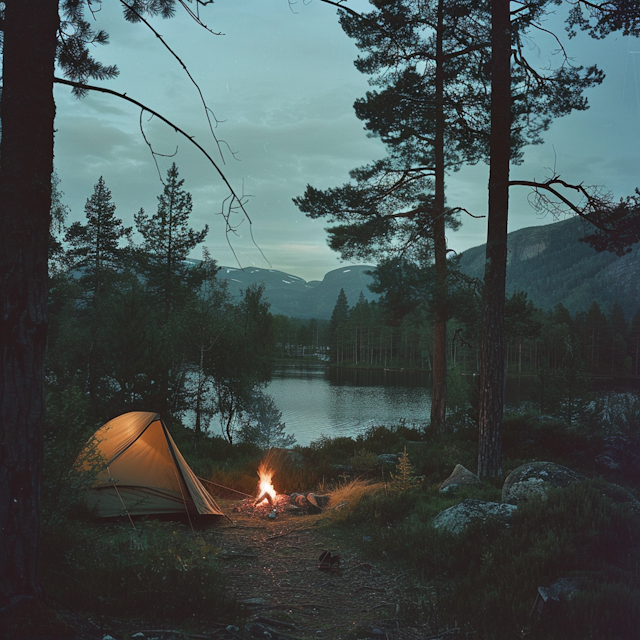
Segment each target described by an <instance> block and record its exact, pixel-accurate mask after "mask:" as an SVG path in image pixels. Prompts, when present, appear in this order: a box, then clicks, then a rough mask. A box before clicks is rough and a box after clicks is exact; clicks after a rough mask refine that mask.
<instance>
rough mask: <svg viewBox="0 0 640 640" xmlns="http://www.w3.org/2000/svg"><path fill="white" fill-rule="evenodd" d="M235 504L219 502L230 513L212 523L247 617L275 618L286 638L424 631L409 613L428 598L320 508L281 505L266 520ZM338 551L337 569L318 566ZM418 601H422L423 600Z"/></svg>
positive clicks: (405, 639)
mask: <svg viewBox="0 0 640 640" xmlns="http://www.w3.org/2000/svg"><path fill="white" fill-rule="evenodd" d="M233 505H234V503H231V502H227V503H225V502H222V503H221V505H220V506H221V507H222V510H223V511H224V512H225V513H229V514H230V515H231V518H232V520H233V523H231V522H228V521H227V522H224V523H220V524H219V525H218V526H216V527H215V528H212V529H211V530H210V532H211V535H213V536H214V537H215V539H216V544H217V545H218V546H219V548H220V558H221V559H222V562H223V563H224V566H223V571H224V573H225V574H226V576H227V578H228V581H229V584H230V586H231V587H232V588H233V590H234V591H235V592H236V593H237V597H238V599H239V601H240V602H241V603H243V604H244V605H245V607H246V611H247V621H248V622H247V623H251V622H252V621H253V622H254V623H258V624H265V625H266V626H267V627H269V626H270V625H269V624H268V623H265V622H264V620H265V619H267V620H274V621H281V622H284V623H288V624H289V625H293V626H291V627H287V626H284V625H283V626H282V627H280V628H278V627H276V626H272V628H273V629H275V630H276V632H277V633H278V634H280V635H279V636H278V637H282V638H286V637H287V636H289V637H295V638H305V639H306V638H330V639H332V640H341V639H347V638H389V640H413V639H418V638H424V637H425V635H429V630H428V629H425V628H424V627H422V628H417V627H412V626H411V625H410V624H409V622H408V620H407V618H408V617H410V616H411V614H416V613H417V612H418V609H420V608H421V605H422V606H423V605H424V603H425V602H426V601H427V600H428V599H429V598H428V596H429V594H428V593H426V592H425V591H424V587H419V586H418V584H417V582H416V581H415V580H414V579H413V578H414V576H413V575H412V574H411V572H410V571H409V570H399V568H398V567H397V565H396V566H395V567H392V566H390V565H389V564H387V563H385V562H383V559H381V558H372V557H367V556H366V553H364V552H363V551H359V550H356V549H355V548H354V547H353V545H350V544H349V542H348V540H346V539H345V538H344V536H343V535H339V534H337V533H335V532H334V531H333V530H332V528H330V527H324V526H320V524H321V518H322V515H297V514H295V515H292V514H289V513H287V512H286V511H285V512H279V513H278V514H277V517H276V518H275V519H270V518H269V517H268V516H267V515H266V514H268V512H269V511H268V509H267V510H265V512H264V515H255V514H254V515H252V514H251V513H247V512H246V511H244V510H241V511H240V512H239V513H234V512H233ZM323 551H329V552H330V553H331V555H332V556H336V555H339V557H340V569H339V571H336V572H331V571H323V570H320V569H319V568H318V565H319V556H320V554H321V553H322V552H323ZM420 603H421V604H420Z"/></svg>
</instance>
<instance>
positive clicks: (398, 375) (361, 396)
mask: <svg viewBox="0 0 640 640" xmlns="http://www.w3.org/2000/svg"><path fill="white" fill-rule="evenodd" d="M467 381H468V382H471V377H470V376H469V377H468V378H467ZM612 385H613V386H612ZM639 385H640V382H638V381H636V382H635V384H634V385H633V390H634V392H635V393H638V386H639ZM619 386H620V383H619V382H618V383H616V382H615V381H614V382H609V383H607V382H606V381H599V382H597V383H596V384H595V385H594V390H597V391H600V392H608V391H611V390H614V389H617V388H618V387H619ZM626 388H627V389H628V388H629V387H628V385H626ZM532 391H533V379H532V378H527V377H515V376H514V377H511V376H510V377H508V378H507V383H506V389H505V405H506V406H507V407H512V408H513V407H516V406H518V405H519V404H520V403H521V402H523V401H526V400H530V399H531V395H532ZM266 392H267V393H268V394H270V395H271V396H272V397H273V399H274V401H275V403H276V406H277V407H278V409H279V410H280V411H282V419H283V421H284V423H285V424H286V426H287V429H286V432H287V433H290V434H293V435H295V437H296V442H297V444H301V445H308V444H309V443H310V442H312V441H314V440H317V439H318V438H320V437H321V436H323V435H325V436H328V437H336V436H355V435H358V434H359V433H362V432H363V431H365V430H366V429H367V428H368V427H371V426H375V425H394V424H398V423H399V422H400V421H401V420H405V421H406V423H407V424H408V425H412V424H415V425H416V426H422V425H424V424H426V423H428V422H429V416H430V412H431V376H430V375H429V374H428V373H420V372H414V371H411V372H408V371H383V370H366V369H362V370H359V369H335V368H332V367H328V366H327V365H324V364H305V365H294V364H291V365H280V366H278V367H276V369H275V370H274V373H273V377H272V380H271V382H270V383H269V385H268V386H267V389H266Z"/></svg>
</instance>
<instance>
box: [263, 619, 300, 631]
mask: <svg viewBox="0 0 640 640" xmlns="http://www.w3.org/2000/svg"><path fill="white" fill-rule="evenodd" d="M256 622H264V623H265V624H270V625H271V626H272V627H282V628H283V629H295V628H296V625H295V624H292V623H291V622H282V621H280V620H273V619H272V618H266V617H265V616H258V617H257V618H256Z"/></svg>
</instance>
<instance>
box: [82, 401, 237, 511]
mask: <svg viewBox="0 0 640 640" xmlns="http://www.w3.org/2000/svg"><path fill="white" fill-rule="evenodd" d="M92 446H95V447H96V451H95V453H97V454H98V455H99V456H100V458H101V459H102V461H101V462H100V464H99V468H100V471H99V473H98V476H97V478H96V480H95V482H94V483H93V485H92V487H91V488H90V489H89V490H88V491H87V502H88V504H89V506H90V507H91V508H92V510H93V511H94V512H95V514H96V516H98V517H100V518H108V517H112V516H121V515H125V514H128V515H130V516H132V515H164V514H180V513H185V512H187V513H188V514H189V516H191V515H196V514H201V515H214V516H223V515H224V514H223V513H222V511H220V508H219V507H218V505H217V504H216V502H215V500H214V499H213V498H212V497H211V495H210V494H209V493H208V492H207V491H206V489H205V488H204V487H203V486H202V484H201V483H200V481H199V480H198V478H197V477H196V475H195V474H194V473H193V471H192V470H191V469H190V468H189V465H188V464H187V463H186V461H185V459H184V458H183V457H182V454H181V453H180V451H178V447H176V444H175V442H174V441H173V438H172V437H171V434H170V433H169V431H168V429H167V427H166V425H165V424H164V422H163V421H162V420H161V418H160V416H159V415H158V414H157V413H150V412H146V411H132V412H130V413H124V414H122V415H121V416H118V417H117V418H114V419H113V420H111V421H109V422H107V424H105V425H103V426H102V427H100V428H99V429H98V430H97V431H96V433H95V436H94V437H93V438H92V439H91V441H90V443H89V444H88V445H87V448H86V449H85V452H87V451H90V455H89V456H88V457H86V456H85V458H84V459H85V460H88V459H89V458H90V459H94V458H95V456H94V455H93V451H91V447H92ZM81 456H82V454H81ZM84 464H85V466H87V464H88V462H85V463H84Z"/></svg>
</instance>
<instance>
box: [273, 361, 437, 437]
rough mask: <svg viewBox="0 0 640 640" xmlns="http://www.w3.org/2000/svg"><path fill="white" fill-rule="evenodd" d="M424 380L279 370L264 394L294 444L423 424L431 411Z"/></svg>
mask: <svg viewBox="0 0 640 640" xmlns="http://www.w3.org/2000/svg"><path fill="white" fill-rule="evenodd" d="M430 384H431V383H430V377H429V376H428V375H422V374H415V373H411V374H409V373H404V372H384V371H366V370H334V369H329V368H328V367H326V366H325V365H308V366H305V367H296V366H281V367H278V368H277V369H276V370H275V371H274V374H273V378H272V380H271V382H270V383H269V385H268V387H267V389H266V391H267V393H268V394H270V395H271V396H272V397H273V399H274V400H275V403H276V405H277V407H278V409H279V410H280V411H282V419H283V421H284V423H285V424H286V425H287V433H293V434H294V435H295V437H296V441H297V443H298V444H302V445H307V444H309V443H310V442H312V441H313V440H317V439H318V438H319V437H320V436H322V435H326V436H329V437H335V436H354V435H357V434H358V433H361V432H362V431H364V430H365V429H366V428H367V427H370V426H373V425H377V424H384V425H392V424H398V423H399V422H400V421H401V420H406V421H407V423H409V424H411V423H419V424H423V423H425V422H426V421H428V418H429V412H430V410H431V392H430Z"/></svg>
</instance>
